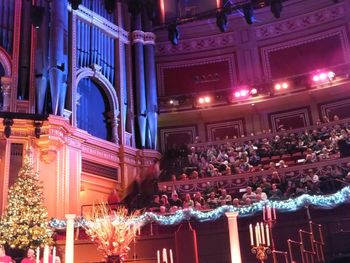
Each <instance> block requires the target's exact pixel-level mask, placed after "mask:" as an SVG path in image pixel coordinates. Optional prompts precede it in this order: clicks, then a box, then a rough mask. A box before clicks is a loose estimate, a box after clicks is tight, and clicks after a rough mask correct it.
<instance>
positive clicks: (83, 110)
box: [77, 78, 112, 141]
mask: <svg viewBox="0 0 350 263" xmlns="http://www.w3.org/2000/svg"><path fill="white" fill-rule="evenodd" d="M77 96H78V98H77V126H78V128H80V129H82V130H85V131H87V132H88V133H90V134H91V135H93V136H96V137H98V138H101V139H104V140H109V141H110V140H111V135H112V129H111V127H110V124H109V123H110V122H109V121H108V119H109V116H107V113H108V112H110V111H111V108H110V105H109V102H108V98H107V96H106V94H105V92H104V91H103V89H102V88H101V87H100V86H99V85H98V84H97V83H95V82H94V81H93V80H92V79H91V78H83V79H82V80H80V81H79V83H78V89H77Z"/></svg>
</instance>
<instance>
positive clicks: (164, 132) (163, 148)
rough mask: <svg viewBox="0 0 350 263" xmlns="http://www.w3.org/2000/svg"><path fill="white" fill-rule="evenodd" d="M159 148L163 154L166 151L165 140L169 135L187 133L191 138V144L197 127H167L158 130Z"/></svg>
mask: <svg viewBox="0 0 350 263" xmlns="http://www.w3.org/2000/svg"><path fill="white" fill-rule="evenodd" d="M159 133H160V148H161V151H162V152H163V153H164V152H165V151H166V150H167V148H168V147H167V140H166V137H167V136H169V135H171V134H177V133H181V134H183V133H188V134H189V135H191V137H192V142H193V141H194V137H195V136H196V135H197V127H196V126H183V127H167V128H160V129H159Z"/></svg>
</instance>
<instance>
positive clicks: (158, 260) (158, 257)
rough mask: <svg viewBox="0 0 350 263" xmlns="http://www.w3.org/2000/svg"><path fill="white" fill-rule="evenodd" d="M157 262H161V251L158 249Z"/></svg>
mask: <svg viewBox="0 0 350 263" xmlns="http://www.w3.org/2000/svg"><path fill="white" fill-rule="evenodd" d="M157 263H160V251H159V250H157Z"/></svg>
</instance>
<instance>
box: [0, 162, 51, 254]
mask: <svg viewBox="0 0 350 263" xmlns="http://www.w3.org/2000/svg"><path fill="white" fill-rule="evenodd" d="M43 201H44V198H43V187H42V183H41V182H40V181H39V178H38V174H37V173H36V172H35V171H34V170H33V165H32V162H31V161H30V159H29V158H25V161H24V164H23V167H22V168H21V170H20V171H19V174H18V177H17V180H16V181H15V183H14V184H13V185H12V186H11V187H10V189H9V192H8V204H7V208H6V210H5V214H4V215H3V217H2V218H1V222H0V243H2V244H7V245H9V246H10V247H11V248H19V249H27V248H36V247H38V246H42V245H45V244H48V245H49V244H51V243H52V242H53V240H52V229H51V228H50V227H49V220H48V212H47V208H46V207H45V206H44V205H43Z"/></svg>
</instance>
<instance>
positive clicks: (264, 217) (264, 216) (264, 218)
mask: <svg viewBox="0 0 350 263" xmlns="http://www.w3.org/2000/svg"><path fill="white" fill-rule="evenodd" d="M265 210H266V208H265V206H263V220H264V221H266V215H265V213H266V211H265Z"/></svg>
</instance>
